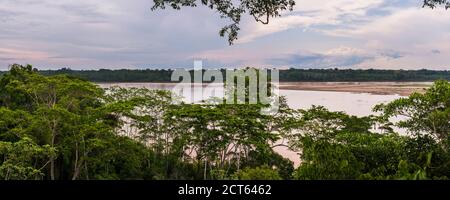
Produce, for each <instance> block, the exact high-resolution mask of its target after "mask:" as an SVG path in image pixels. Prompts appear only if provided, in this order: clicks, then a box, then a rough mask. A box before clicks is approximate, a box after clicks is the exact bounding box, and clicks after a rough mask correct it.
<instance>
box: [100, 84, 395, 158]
mask: <svg viewBox="0 0 450 200" xmlns="http://www.w3.org/2000/svg"><path fill="white" fill-rule="evenodd" d="M99 85H100V86H101V87H111V86H120V87H125V88H129V87H146V88H149V89H164V90H171V89H172V88H174V87H175V85H176V84H175V83H102V84H99ZM200 88H201V87H194V89H193V90H192V91H194V92H195V91H199V90H200ZM212 88H217V90H216V91H219V93H220V91H222V88H223V87H222V85H213V87H212ZM216 94H217V93H216ZM280 95H282V96H285V97H286V99H287V103H288V105H289V106H290V107H291V108H294V109H299V108H302V109H306V108H310V107H311V106H312V105H321V106H324V107H325V108H327V109H329V110H330V111H343V112H346V113H347V114H350V115H356V116H360V117H361V116H367V115H370V114H374V113H373V112H372V108H373V106H375V105H376V104H380V103H387V102H390V101H392V100H395V99H398V98H400V97H401V96H399V95H372V94H368V93H350V92H328V91H303V90H280ZM219 96H220V95H219ZM197 98H199V97H197ZM190 99H191V100H190ZM200 99H201V97H200ZM184 100H185V101H187V102H192V101H194V102H195V101H198V100H199V99H196V98H193V99H192V96H191V94H190V93H187V94H186V93H185V94H184ZM275 151H277V152H278V153H280V154H281V155H283V156H284V157H286V158H289V159H290V160H292V161H294V163H295V165H296V166H298V165H299V163H300V160H299V156H298V154H297V153H296V152H293V151H290V150H289V149H287V148H286V147H276V148H275Z"/></svg>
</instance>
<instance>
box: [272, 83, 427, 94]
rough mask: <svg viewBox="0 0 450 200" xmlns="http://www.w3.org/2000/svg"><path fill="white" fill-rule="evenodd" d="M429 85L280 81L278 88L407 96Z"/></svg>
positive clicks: (421, 90)
mask: <svg viewBox="0 0 450 200" xmlns="http://www.w3.org/2000/svg"><path fill="white" fill-rule="evenodd" d="M431 85H432V83H431V82H284V83H280V89H282V90H308V91H334V92H352V93H370V94H379V95H400V96H408V95H410V94H412V93H414V92H423V91H424V90H425V89H426V88H428V87H430V86H431Z"/></svg>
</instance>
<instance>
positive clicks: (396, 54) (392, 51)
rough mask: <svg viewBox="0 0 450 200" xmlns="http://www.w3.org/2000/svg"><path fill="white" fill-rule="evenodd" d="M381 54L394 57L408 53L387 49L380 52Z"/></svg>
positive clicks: (400, 56)
mask: <svg viewBox="0 0 450 200" xmlns="http://www.w3.org/2000/svg"><path fill="white" fill-rule="evenodd" d="M379 54H380V55H381V56H384V57H388V58H392V59H398V58H402V57H404V56H405V55H406V53H403V52H399V51H394V50H385V51H382V52H379Z"/></svg>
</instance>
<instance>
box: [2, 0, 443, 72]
mask: <svg viewBox="0 0 450 200" xmlns="http://www.w3.org/2000/svg"><path fill="white" fill-rule="evenodd" d="M151 6H152V2H151V1H148V0H135V1H110V0H95V1H83V0H59V1H54V0H1V1H0V30H1V31H0V69H6V67H7V66H8V64H12V63H15V62H19V63H30V64H33V65H35V66H37V67H40V68H60V67H71V68H73V69H87V68H139V67H152V68H169V67H191V66H192V60H193V59H195V58H202V59H205V60H208V62H205V63H206V65H207V66H210V67H216V66H224V67H244V66H254V67H264V66H267V67H282V66H287V65H289V66H298V67H305V66H306V67H316V68H323V67H335V66H342V67H344V66H345V67H352V68H393V69H399V68H404V69H420V68H430V69H450V68H449V66H450V56H448V55H450V45H448V44H450V24H449V23H448V22H449V21H450V11H445V10H443V9H435V10H431V9H423V8H421V2H420V1H418V0H297V1H296V7H295V10H294V11H293V12H283V13H282V15H283V16H282V17H279V18H276V19H273V20H272V21H271V23H270V24H269V25H261V24H258V23H256V22H255V21H254V19H253V18H251V17H248V16H247V17H245V16H243V18H242V22H241V32H240V35H239V40H238V43H237V44H236V45H234V46H228V44H227V41H226V38H220V37H219V36H218V30H219V29H220V28H221V27H222V26H223V25H225V24H227V20H224V19H220V16H219V15H218V14H217V13H215V12H214V11H212V10H210V9H208V8H205V7H204V6H199V7H196V8H182V9H181V10H180V11H175V10H172V9H170V8H167V9H166V10H159V11H155V12H151V11H150V9H149V8H150V7H151Z"/></svg>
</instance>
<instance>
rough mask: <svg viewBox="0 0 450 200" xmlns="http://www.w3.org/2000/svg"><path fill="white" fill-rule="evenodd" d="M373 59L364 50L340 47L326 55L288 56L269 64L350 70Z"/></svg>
mask: <svg viewBox="0 0 450 200" xmlns="http://www.w3.org/2000/svg"><path fill="white" fill-rule="evenodd" d="M372 59H374V55H369V54H367V53H365V52H364V51H362V50H359V49H353V48H349V47H339V48H336V49H331V50H329V51H327V52H324V53H311V52H302V53H297V54H287V55H283V56H281V57H275V58H270V59H268V60H267V62H268V63H270V64H273V65H279V66H285V67H297V68H331V67H339V68H348V67H352V66H354V65H358V64H360V63H363V62H365V61H368V60H372Z"/></svg>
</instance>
